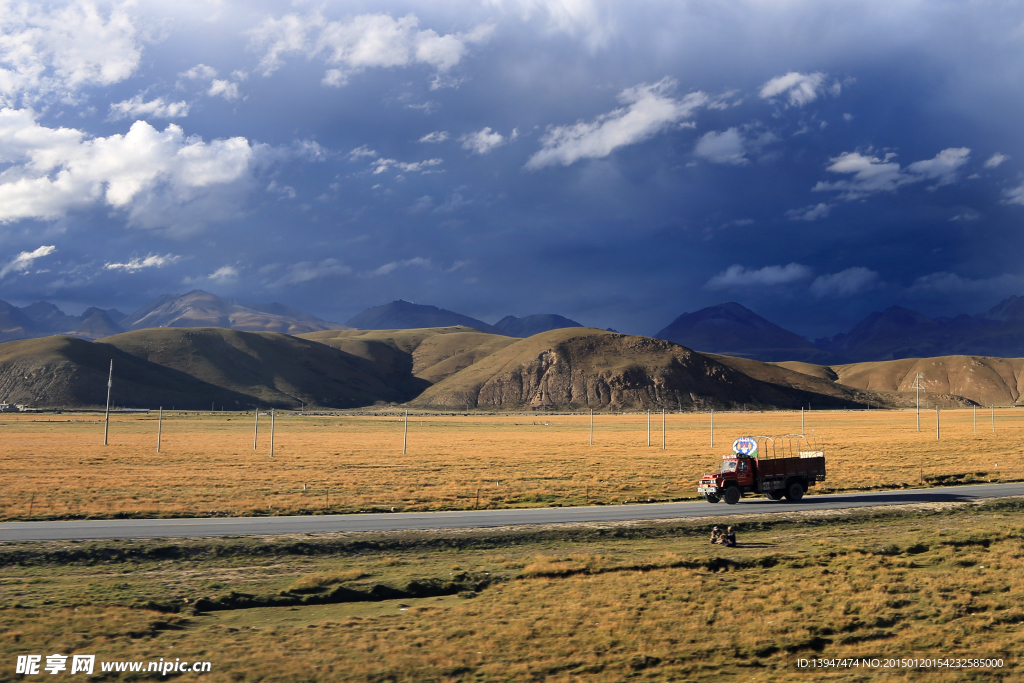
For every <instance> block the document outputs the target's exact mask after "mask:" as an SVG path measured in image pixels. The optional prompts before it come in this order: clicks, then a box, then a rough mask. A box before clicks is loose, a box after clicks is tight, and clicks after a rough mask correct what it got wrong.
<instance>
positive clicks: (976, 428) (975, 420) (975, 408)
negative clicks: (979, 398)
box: [974, 404, 978, 436]
mask: <svg viewBox="0 0 1024 683" xmlns="http://www.w3.org/2000/svg"><path fill="white" fill-rule="evenodd" d="M974 435H975V436H977V435H978V405H977V404H975V405H974Z"/></svg>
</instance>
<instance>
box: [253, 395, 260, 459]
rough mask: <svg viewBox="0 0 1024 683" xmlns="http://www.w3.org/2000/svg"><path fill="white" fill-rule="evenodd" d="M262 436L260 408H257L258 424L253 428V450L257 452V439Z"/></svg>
mask: <svg viewBox="0 0 1024 683" xmlns="http://www.w3.org/2000/svg"><path fill="white" fill-rule="evenodd" d="M259 435H260V407H259V406H256V422H255V423H254V424H253V428H252V449H253V450H256V439H257V438H259Z"/></svg>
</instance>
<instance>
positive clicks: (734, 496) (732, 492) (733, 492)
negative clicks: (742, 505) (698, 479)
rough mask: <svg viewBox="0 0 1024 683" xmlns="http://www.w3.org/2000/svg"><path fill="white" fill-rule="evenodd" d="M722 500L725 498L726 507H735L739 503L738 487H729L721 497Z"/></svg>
mask: <svg viewBox="0 0 1024 683" xmlns="http://www.w3.org/2000/svg"><path fill="white" fill-rule="evenodd" d="M723 498H725V503H726V505H735V504H736V503H738V502H740V489H739V487H738V486H730V487H729V488H727V489H726V490H725V495H724V496H723Z"/></svg>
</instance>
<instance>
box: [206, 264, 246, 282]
mask: <svg viewBox="0 0 1024 683" xmlns="http://www.w3.org/2000/svg"><path fill="white" fill-rule="evenodd" d="M238 275H239V272H238V268H235V267H234V266H221V267H220V268H218V269H217V270H215V271H213V272H212V273H210V274H209V275H207V276H206V277H207V279H209V280H211V281H213V282H217V283H219V284H224V283H225V282H231V281H233V280H237V279H238Z"/></svg>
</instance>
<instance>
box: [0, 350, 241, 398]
mask: <svg viewBox="0 0 1024 683" xmlns="http://www.w3.org/2000/svg"><path fill="white" fill-rule="evenodd" d="M111 361H113V362H114V372H115V382H114V389H113V391H112V395H111V400H112V404H113V405H114V406H120V407H128V408H150V407H152V408H157V407H159V406H166V407H168V408H170V407H172V406H173V407H176V408H209V407H210V403H211V401H212V402H215V403H217V405H224V406H228V407H238V406H242V407H246V406H248V405H249V404H250V403H251V402H252V401H251V398H250V397H248V396H246V395H244V394H242V393H240V392H236V391H232V390H230V389H227V388H224V387H220V386H216V385H215V384H210V383H207V382H204V381H202V380H200V379H197V378H196V377H193V376H191V375H189V374H188V373H185V372H181V371H180V370H175V369H173V368H169V367H164V366H162V365H159V364H157V363H152V362H150V361H147V360H144V359H142V358H137V357H135V356H133V355H131V354H130V353H126V352H125V351H122V350H121V349H119V348H116V347H113V346H109V345H105V344H96V343H93V342H89V341H86V340H84V339H78V338H77V337H68V336H54V337H44V338H42V339H25V340H20V341H12V342H7V343H5V344H0V399H2V400H3V401H5V402H7V403H14V404H17V403H21V404H28V405H30V406H37V407H52V408H61V407H67V408H75V407H77V408H81V407H96V406H103V405H104V404H105V403H106V398H107V377H108V372H109V369H110V362H111Z"/></svg>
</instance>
